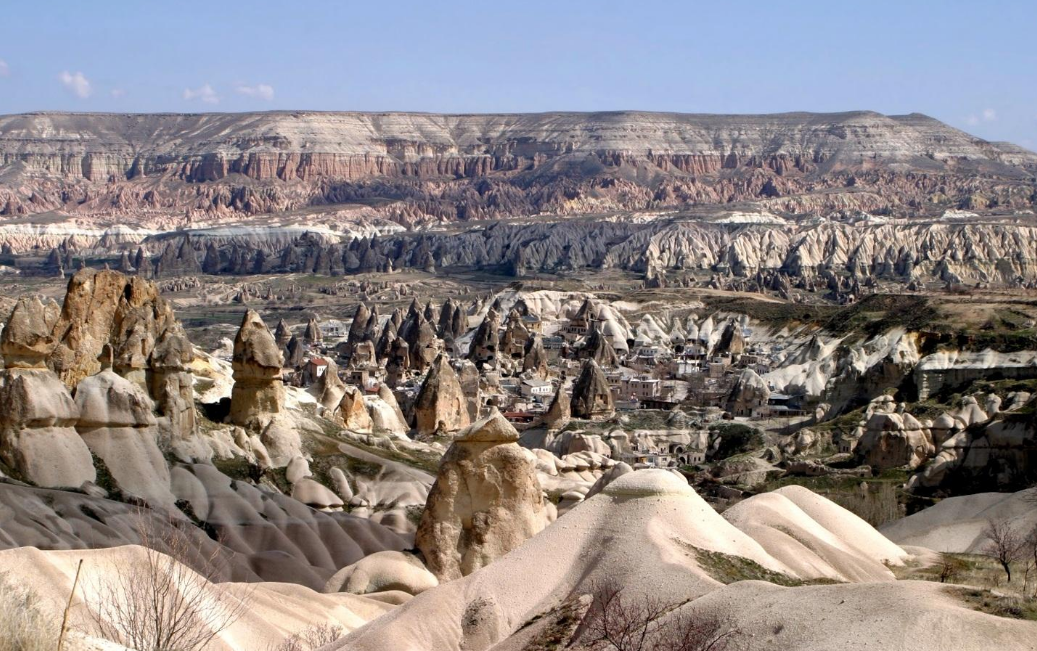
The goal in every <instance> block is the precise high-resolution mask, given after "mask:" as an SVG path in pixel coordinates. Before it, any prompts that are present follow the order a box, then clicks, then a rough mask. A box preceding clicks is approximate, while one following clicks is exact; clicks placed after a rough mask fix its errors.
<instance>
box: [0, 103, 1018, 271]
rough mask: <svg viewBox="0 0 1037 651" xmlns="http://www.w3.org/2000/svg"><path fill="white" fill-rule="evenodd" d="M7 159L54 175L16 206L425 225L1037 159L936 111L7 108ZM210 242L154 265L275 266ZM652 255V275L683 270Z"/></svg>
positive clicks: (861, 182) (875, 197) (985, 202)
mask: <svg viewBox="0 0 1037 651" xmlns="http://www.w3.org/2000/svg"><path fill="white" fill-rule="evenodd" d="M275 135H276V141H277V143H276V147H273V146H271V145H270V139H271V138H272V137H275ZM0 163H2V164H3V165H5V166H15V165H18V166H23V167H25V168H27V169H31V170H33V171H34V174H36V175H37V176H38V178H39V181H38V182H37V183H34V184H33V188H32V190H31V191H30V190H29V189H28V188H27V187H26V186H23V185H19V184H18V183H17V182H12V181H5V182H3V183H0V206H2V207H3V210H4V211H5V212H6V213H7V214H14V215H19V214H27V213H35V212H43V211H57V212H76V213H79V214H85V215H89V216H93V215H106V216H111V215H113V214H114V215H115V216H117V217H125V216H134V217H138V216H139V215H140V214H141V213H145V214H148V213H150V214H158V215H159V216H160V218H165V219H170V217H171V216H173V215H175V216H178V217H180V218H182V216H183V214H184V212H185V210H188V211H204V212H205V213H208V214H209V215H212V216H213V217H218V216H222V215H230V216H241V215H257V214H266V213H279V212H287V211H292V210H296V209H303V208H307V207H310V206H314V205H322V204H323V205H326V204H331V203H336V204H344V203H349V202H354V203H359V202H362V201H364V200H367V199H370V198H373V197H378V198H380V199H382V200H383V202H384V203H385V204H387V205H384V206H382V205H377V206H375V207H372V208H370V209H369V211H370V212H372V213H374V214H375V215H378V216H380V217H381V216H386V217H392V218H394V219H396V220H397V221H400V222H403V223H415V222H418V223H420V222H424V221H432V220H443V221H447V220H451V221H453V220H475V219H486V218H499V217H513V216H516V215H537V214H542V213H559V214H571V213H591V212H605V211H607V210H624V209H625V210H638V209H646V208H656V207H659V206H678V207H679V206H686V205H692V204H730V203H733V202H744V201H757V200H760V201H768V202H770V203H773V204H777V205H779V206H781V207H783V208H787V209H788V210H789V212H805V211H806V210H815V211H821V210H838V209H849V210H877V209H881V208H889V207H892V206H897V207H899V208H903V209H905V210H907V209H917V207H920V206H924V205H926V204H927V203H929V202H934V201H938V200H939V201H943V202H946V203H950V204H951V205H954V206H958V205H961V206H964V207H973V209H974V208H975V207H979V208H983V207H988V206H990V205H993V204H996V205H998V206H1008V207H1016V208H1020V207H1027V208H1028V207H1032V205H1033V203H1034V198H1033V192H1032V190H1033V182H1032V180H1031V174H1032V170H1033V169H1034V167H1035V166H1037V155H1035V154H1033V153H1032V152H1028V151H1026V150H1024V149H1021V148H1018V147H1012V146H1009V145H1004V144H998V143H990V142H986V141H984V140H981V139H979V138H975V137H973V136H970V135H968V134H966V133H963V132H961V131H958V130H956V129H952V128H951V127H949V126H947V125H945V124H942V123H940V122H938V121H937V120H934V119H932V118H929V117H926V116H923V115H918V114H912V115H901V116H885V115H880V114H877V113H871V112H865V111H854V112H845V113H830V114H809V113H786V114H776V115H691V114H673V113H670V114H665V113H640V112H630V111H626V112H597V113H584V114H580V113H543V114H535V115H521V114H511V115H432V114H408V113H377V114H364V113H313V112H305V111H292V112H269V113H259V114H230V113H226V114H213V113H208V114H207V113H200V114H180V115H177V114H153V115H133V116H126V115H117V114H91V115H83V114H61V113H34V114H26V115H9V116H3V117H2V118H0ZM14 178H19V176H18V175H15V177H14ZM447 179H449V180H447ZM386 197H400V198H399V199H396V200H394V201H384V199H385V198H386ZM152 219H155V218H154V217H152ZM103 233H104V231H103V230H101V231H99V232H98V234H97V235H96V236H95V237H96V238H98V239H100V238H102V237H103ZM117 235H118V233H116V234H113V236H117ZM130 235H131V236H132V232H131V233H130ZM26 239H27V238H25V236H24V235H22V236H21V237H12V238H11V240H10V243H11V244H17V245H18V246H19V247H22V246H26V245H27V244H30V243H29V242H27V241H25V240H26ZM44 241H47V240H44ZM435 244H436V242H435V241H431V242H428V243H426V244H425V245H424V247H423V248H424V254H423V255H422V256H421V257H420V258H419V259H416V260H415V262H417V263H419V264H420V265H421V267H422V268H435V267H436V266H437V265H438V263H437V261H436V259H435V256H434V255H433V252H435V251H436V249H435ZM601 244H602V245H611V244H612V243H611V242H608V241H603V242H601ZM203 248H204V247H203V246H202V244H201V243H192V244H191V245H190V246H188V247H184V246H181V245H180V243H178V242H175V241H173V242H169V243H168V244H167V245H166V247H165V250H164V251H163V252H162V253H161V255H160V256H158V259H157V260H156V261H155V262H154V266H155V267H156V269H157V270H158V271H159V273H198V272H199V271H200V270H202V268H203V267H204V269H205V271H206V272H207V273H212V270H213V269H214V268H215V267H216V266H219V265H221V264H225V263H229V262H230V261H231V260H232V259H234V258H237V260H238V261H239V264H240V266H241V268H243V269H247V270H249V272H251V273H256V271H255V269H256V268H257V267H259V268H260V272H261V270H262V266H263V264H264V263H263V261H262V260H257V259H256V258H255V257H249V256H242V255H240V254H239V255H237V256H230V255H224V253H223V252H222V251H221V252H219V253H218V254H213V255H209V254H208V253H205V254H204V256H203V257H204V258H205V262H204V263H199V257H201V256H202V255H203ZM535 248H536V247H530V246H521V247H516V248H515V249H513V250H510V251H509V252H508V253H509V256H508V259H509V260H511V261H512V265H511V266H512V268H513V269H514V270H521V269H528V268H529V267H530V261H529V258H530V257H532V256H534V255H536V253H537V252H536V251H535ZM644 250H645V249H644V248H642V252H643V251H644ZM562 251H564V250H562V249H559V252H562ZM516 254H517V255H516ZM565 254H568V252H567V251H566V252H565ZM572 255H573V256H581V255H582V251H579V250H578V251H575V252H573V253H572ZM688 259H693V258H690V257H689V258H688ZM310 262H311V264H312V265H313V266H314V267H321V268H323V269H324V270H325V271H327V272H330V271H331V270H332V269H336V270H341V269H350V267H352V269H350V270H354V269H357V268H362V269H379V270H381V269H384V268H389V267H390V265H391V266H392V268H399V267H398V266H396V265H395V263H394V262H391V261H382V260H379V259H378V258H377V256H371V255H370V254H369V253H368V250H367V248H366V247H358V249H357V250H356V251H354V252H353V255H352V256H351V258H350V259H348V260H344V261H342V262H339V263H337V264H333V262H332V259H331V258H322V259H321V258H312V259H311V260H310ZM502 262H504V260H498V262H497V263H496V264H498V265H500V264H501V263H502ZM652 262H653V261H652V260H646V261H645V263H644V264H643V265H642V269H641V270H642V271H647V270H653V273H658V272H659V271H661V270H662V269H663V268H662V267H661V266H660V265H657V264H652ZM137 266H138V267H139V265H137ZM416 266H417V265H416Z"/></svg>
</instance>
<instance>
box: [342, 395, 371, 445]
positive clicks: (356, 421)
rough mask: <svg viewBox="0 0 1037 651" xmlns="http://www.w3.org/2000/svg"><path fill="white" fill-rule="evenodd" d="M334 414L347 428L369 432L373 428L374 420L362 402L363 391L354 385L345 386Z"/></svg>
mask: <svg viewBox="0 0 1037 651" xmlns="http://www.w3.org/2000/svg"><path fill="white" fill-rule="evenodd" d="M335 415H336V416H337V417H338V419H339V420H340V421H342V423H343V424H344V425H345V427H346V429H348V430H352V431H354V432H360V433H366V434H370V433H371V431H372V430H373V429H374V422H373V421H372V420H371V415H370V414H369V413H367V405H365V404H364V396H363V393H361V391H360V389H358V388H356V387H355V386H352V385H347V386H346V388H345V391H344V392H343V394H342V400H341V402H339V403H338V409H337V410H336V411H335Z"/></svg>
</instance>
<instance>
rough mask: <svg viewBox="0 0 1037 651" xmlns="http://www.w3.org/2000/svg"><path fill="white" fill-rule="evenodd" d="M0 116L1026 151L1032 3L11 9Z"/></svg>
mask: <svg viewBox="0 0 1037 651" xmlns="http://www.w3.org/2000/svg"><path fill="white" fill-rule="evenodd" d="M0 25H3V28H2V29H0V34H2V37H0V113H21V112H27V111H41V110H60V111H113V112H156V111H169V112H202V111H259V110H274V109H309V110H342V111H383V110H400V111H430V112H452V113H487V112H533V111H552V110H567V111H600V110H621V109H639V110H650V111H679V112H689V113H773V112H782V111H843V110H858V109H867V110H874V111H879V112H881V113H887V114H900V113H911V112H920V113H925V114H927V115H931V116H933V117H935V118H938V119H940V120H943V121H944V122H947V123H948V124H951V125H953V126H955V127H958V128H960V129H964V130H966V131H968V132H970V133H973V134H976V135H978V136H980V137H983V138H986V139H989V140H1008V141H1011V142H1015V143H1017V144H1020V145H1023V146H1025V147H1028V148H1030V149H1037V0H987V1H986V2H976V1H975V0H969V1H968V2H959V1H957V0H931V1H928V2H922V1H920V0H900V1H899V2H889V1H886V0H872V1H870V2H845V1H840V0H828V1H826V2H815V1H807V0H800V1H797V0H791V1H788V2H775V1H773V0H772V1H770V2H757V1H755V0H742V1H733V0H726V1H725V0H712V1H711V2H698V1H692V0H686V1H683V2H681V1H677V0H672V1H669V2H662V1H659V0H628V1H626V2H612V1H610V0H596V1H593V2H585V1H583V0H553V1H550V2H544V1H540V0H523V1H521V2H500V1H495V0H484V1H482V2H472V1H469V0H452V1H435V0H432V1H429V0H423V1H414V2H411V1H408V0H396V1H394V2H390V1H384V0H383V1H381V2H378V1H374V2H372V1H371V0H365V1H364V2H354V1H353V0H340V1H338V2H332V1H329V0H310V1H308V2H295V3H293V2H285V1H284V0H276V1H268V0H248V1H247V2H233V3H232V2H225V1H223V0H209V1H208V2H198V1H195V0H174V1H172V2H154V1H149V0H136V1H134V2H125V1H123V0H107V1H106V0H93V1H91V2H85V1H83V0H74V1H73V0H61V1H58V0H32V1H20V0H7V1H6V2H3V3H2V4H0Z"/></svg>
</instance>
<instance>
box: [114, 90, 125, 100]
mask: <svg viewBox="0 0 1037 651" xmlns="http://www.w3.org/2000/svg"><path fill="white" fill-rule="evenodd" d="M111 92H112V97H115V98H116V99H118V98H120V97H123V96H124V95H126V91H125V90H123V89H122V88H113V89H112V91H111Z"/></svg>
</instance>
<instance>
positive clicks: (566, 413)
mask: <svg viewBox="0 0 1037 651" xmlns="http://www.w3.org/2000/svg"><path fill="white" fill-rule="evenodd" d="M570 418H572V412H571V410H570V406H569V394H568V393H566V392H565V387H564V386H561V385H559V387H558V391H557V392H556V393H555V397H554V399H553V400H551V406H550V407H548V408H547V413H545V414H544V418H543V423H542V424H543V426H544V427H545V428H546V429H548V430H559V429H562V428H563V427H565V426H566V425H568V424H569V419H570Z"/></svg>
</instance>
